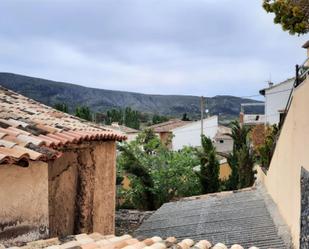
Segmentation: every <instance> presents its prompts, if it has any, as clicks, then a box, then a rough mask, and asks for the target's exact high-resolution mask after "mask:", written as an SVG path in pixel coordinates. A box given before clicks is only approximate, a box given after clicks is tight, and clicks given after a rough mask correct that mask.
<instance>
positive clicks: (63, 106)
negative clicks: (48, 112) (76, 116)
mask: <svg viewBox="0 0 309 249" xmlns="http://www.w3.org/2000/svg"><path fill="white" fill-rule="evenodd" d="M54 108H55V109H56V110H58V111H61V112H65V113H69V108H68V105H67V104H66V103H56V104H55V105H54Z"/></svg>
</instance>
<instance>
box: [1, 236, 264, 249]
mask: <svg viewBox="0 0 309 249" xmlns="http://www.w3.org/2000/svg"><path fill="white" fill-rule="evenodd" d="M0 248H1V245H0ZM42 248H47V249H69V248H70V249H167V248H171V249H190V248H192V249H209V248H212V249H228V247H226V246H225V245H224V244H222V243H217V244H215V245H211V243H210V242H209V241H207V240H199V241H193V240H192V239H183V240H179V241H177V239H176V238H174V237H169V238H167V239H165V240H163V239H162V238H160V237H157V236H154V237H151V238H147V239H144V240H138V239H136V238H132V237H131V236H130V235H123V236H119V237H116V236H113V235H108V236H103V235H101V234H99V233H92V234H89V235H87V234H79V235H75V236H68V237H66V238H62V239H58V238H52V239H47V240H39V241H34V242H29V243H27V244H25V245H24V246H21V247H10V249H42ZM230 249H244V248H243V247H242V246H240V245H237V244H235V245H232V246H231V247H230ZM250 249H258V248H257V247H251V248H250Z"/></svg>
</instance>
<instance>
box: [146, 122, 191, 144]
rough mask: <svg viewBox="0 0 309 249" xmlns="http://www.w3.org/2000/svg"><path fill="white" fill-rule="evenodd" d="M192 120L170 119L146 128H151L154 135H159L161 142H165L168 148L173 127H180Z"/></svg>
mask: <svg viewBox="0 0 309 249" xmlns="http://www.w3.org/2000/svg"><path fill="white" fill-rule="evenodd" d="M191 122H192V121H183V120H181V119H171V120H169V121H166V122H162V123H159V124H155V125H152V126H149V127H148V129H152V130H153V131H154V132H155V134H156V135H158V136H159V138H160V140H161V142H162V143H163V144H166V145H167V146H168V147H169V148H170V149H171V148H172V143H171V139H172V138H173V136H174V134H173V129H175V128H177V127H181V126H184V125H187V124H189V123H191Z"/></svg>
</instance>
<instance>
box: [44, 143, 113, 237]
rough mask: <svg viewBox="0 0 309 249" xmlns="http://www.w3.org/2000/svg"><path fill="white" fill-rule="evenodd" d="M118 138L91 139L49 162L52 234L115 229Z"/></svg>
mask: <svg viewBox="0 0 309 249" xmlns="http://www.w3.org/2000/svg"><path fill="white" fill-rule="evenodd" d="M115 164H116V145H115V142H113V141H112V142H92V143H89V144H85V143H84V144H82V145H77V146H75V147H71V148H67V149H65V150H64V151H63V156H62V157H61V158H59V159H57V160H56V161H55V162H53V163H51V164H50V165H49V187H50V190H49V192H50V197H49V203H50V204H49V207H50V230H51V235H52V236H64V235H68V234H78V233H90V232H93V231H98V232H100V233H103V234H110V233H113V232H114V215H115V188H116V182H115V181H116V175H115V174H116V173H115V172H116V165H115Z"/></svg>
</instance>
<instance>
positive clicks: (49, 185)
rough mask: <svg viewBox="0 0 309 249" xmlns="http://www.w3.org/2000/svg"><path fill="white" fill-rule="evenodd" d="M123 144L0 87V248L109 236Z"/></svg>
mask: <svg viewBox="0 0 309 249" xmlns="http://www.w3.org/2000/svg"><path fill="white" fill-rule="evenodd" d="M125 138H126V137H125V136H124V135H123V134H121V133H117V132H114V131H109V130H108V129H104V128H102V127H100V126H97V125H95V124H92V123H89V122H86V121H84V120H81V119H79V118H77V117H74V116H71V115H69V114H66V113H62V112H59V111H57V110H54V109H53V108H51V107H48V106H45V105H43V104H40V103H38V102H36V101H34V100H32V99H29V98H26V97H24V96H22V95H20V94H17V93H15V92H12V91H9V90H7V89H4V88H0V244H1V243H3V244H5V245H11V244H19V243H22V242H26V241H30V240H35V239H41V238H46V237H50V236H64V235H68V234H77V233H82V232H93V231H96V232H100V233H102V234H113V233H114V214H115V178H116V177H115V175H116V173H115V162H116V141H122V140H124V139H125Z"/></svg>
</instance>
